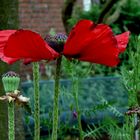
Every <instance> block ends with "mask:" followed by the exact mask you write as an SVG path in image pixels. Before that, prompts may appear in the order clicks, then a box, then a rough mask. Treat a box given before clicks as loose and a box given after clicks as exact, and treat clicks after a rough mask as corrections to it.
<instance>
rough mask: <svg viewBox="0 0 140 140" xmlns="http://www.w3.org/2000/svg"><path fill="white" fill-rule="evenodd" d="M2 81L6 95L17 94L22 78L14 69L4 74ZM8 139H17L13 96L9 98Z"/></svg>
mask: <svg viewBox="0 0 140 140" xmlns="http://www.w3.org/2000/svg"><path fill="white" fill-rule="evenodd" d="M2 82H3V86H4V90H5V92H6V96H7V95H8V94H9V93H10V94H11V95H13V96H15V95H16V93H15V91H16V90H17V89H18V86H19V82H20V78H19V75H18V74H16V73H15V72H13V71H9V72H7V73H5V74H4V75H3V76H2ZM7 101H8V139H9V140H15V116H14V113H15V110H14V100H13V98H12V97H9V98H8V100H7Z"/></svg>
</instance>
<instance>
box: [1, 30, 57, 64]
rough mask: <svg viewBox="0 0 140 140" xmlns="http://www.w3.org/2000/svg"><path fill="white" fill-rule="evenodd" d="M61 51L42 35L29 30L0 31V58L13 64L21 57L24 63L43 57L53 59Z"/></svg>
mask: <svg viewBox="0 0 140 140" xmlns="http://www.w3.org/2000/svg"><path fill="white" fill-rule="evenodd" d="M58 56H59V53H57V52H56V51H54V50H53V49H52V48H51V47H49V46H48V44H47V43H46V42H45V41H44V40H43V39H42V38H41V37H40V35H39V34H37V33H35V32H32V31H29V30H4V31H0V58H1V59H2V60H3V61H4V62H6V63H8V64H11V63H13V62H15V61H17V60H19V59H24V63H29V62H32V61H39V60H42V59H47V60H53V59H54V58H56V57H58Z"/></svg>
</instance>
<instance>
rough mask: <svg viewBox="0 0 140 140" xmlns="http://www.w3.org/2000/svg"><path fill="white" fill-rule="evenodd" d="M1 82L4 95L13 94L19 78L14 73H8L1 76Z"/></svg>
mask: <svg viewBox="0 0 140 140" xmlns="http://www.w3.org/2000/svg"><path fill="white" fill-rule="evenodd" d="M2 82H3V85H4V90H5V92H6V93H8V92H14V91H15V90H17V89H18V86H19V82H20V78H19V75H18V74H16V73H15V72H13V71H9V72H7V73H5V74H3V75H2Z"/></svg>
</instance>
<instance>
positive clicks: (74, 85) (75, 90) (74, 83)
mask: <svg viewBox="0 0 140 140" xmlns="http://www.w3.org/2000/svg"><path fill="white" fill-rule="evenodd" d="M72 81H73V95H74V100H75V103H76V111H77V113H78V128H79V133H80V140H83V135H82V131H83V130H82V124H81V112H80V109H79V102H78V85H79V83H78V78H74V77H73V80H72Z"/></svg>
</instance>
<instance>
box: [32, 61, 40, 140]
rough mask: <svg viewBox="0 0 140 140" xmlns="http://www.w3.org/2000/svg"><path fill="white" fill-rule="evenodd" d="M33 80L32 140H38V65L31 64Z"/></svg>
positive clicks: (35, 63) (36, 63)
mask: <svg viewBox="0 0 140 140" xmlns="http://www.w3.org/2000/svg"><path fill="white" fill-rule="evenodd" d="M33 80H34V122H35V126H34V140H40V101H39V99H40V94H39V64H38V62H34V63H33Z"/></svg>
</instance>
